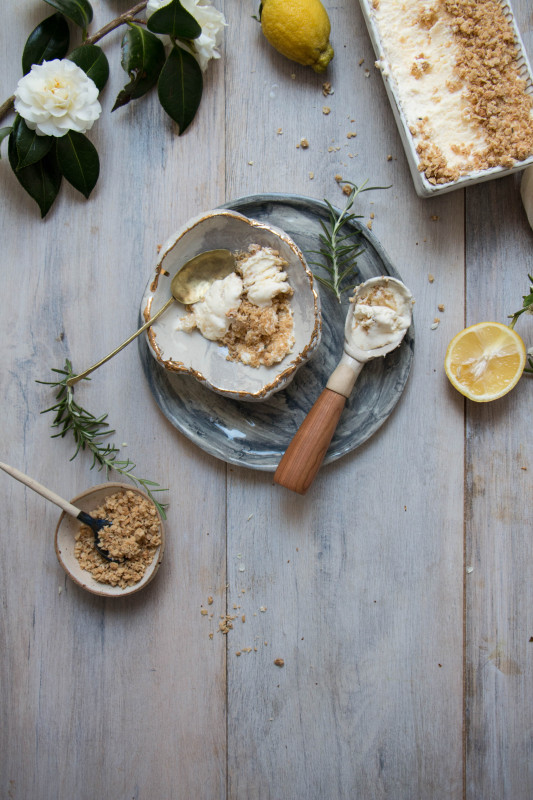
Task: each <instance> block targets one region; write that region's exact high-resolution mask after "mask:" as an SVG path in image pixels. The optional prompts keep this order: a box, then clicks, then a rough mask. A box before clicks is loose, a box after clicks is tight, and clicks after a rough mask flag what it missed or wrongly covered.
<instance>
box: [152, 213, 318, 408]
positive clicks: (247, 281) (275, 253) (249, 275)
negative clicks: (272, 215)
mask: <svg viewBox="0 0 533 800" xmlns="http://www.w3.org/2000/svg"><path fill="white" fill-rule="evenodd" d="M217 249H225V250H229V251H230V252H231V253H234V254H235V256H236V259H235V270H234V273H230V279H229V280H225V281H224V282H222V283H220V284H219V285H215V284H213V286H212V287H211V290H210V295H209V297H208V296H205V297H204V302H203V304H202V306H200V305H199V304H195V306H196V307H193V306H188V307H187V306H184V305H182V304H180V303H175V305H174V307H173V308H172V309H171V310H169V311H168V312H166V313H165V314H163V315H162V316H161V317H160V318H159V319H158V320H157V321H156V322H155V323H154V325H152V326H151V327H150V328H149V330H148V332H147V339H148V344H149V351H150V353H151V355H152V356H153V357H154V358H155V359H156V360H157V362H158V363H159V364H160V365H161V367H163V368H164V369H165V371H166V372H167V373H170V374H172V375H176V376H177V375H190V376H192V377H193V378H195V379H196V380H197V381H199V382H200V383H201V384H203V385H204V386H206V387H208V388H209V389H212V390H213V391H215V392H217V393H219V394H223V395H226V396H228V397H231V398H234V399H240V400H264V399H266V398H267V397H269V396H270V395H271V394H272V393H273V392H276V391H278V390H279V389H281V388H283V387H285V386H286V385H287V384H288V383H289V381H290V380H292V378H293V377H294V375H295V373H296V371H297V370H298V369H299V367H300V366H301V365H302V364H304V363H305V362H306V361H307V359H308V358H309V357H310V356H311V355H312V354H313V353H314V352H315V350H316V348H317V347H318V344H319V343H320V336H321V327H322V321H321V315H320V299H319V294H318V288H317V284H316V281H315V279H314V277H313V274H312V272H311V270H310V268H309V266H308V265H307V262H306V260H305V257H304V255H303V253H302V251H301V250H300V248H299V247H298V246H297V245H296V243H295V242H294V241H293V240H292V239H291V237H290V236H288V234H287V233H285V232H284V231H283V230H282V229H280V228H278V227H276V226H275V225H272V224H270V223H266V222H260V221H258V220H254V219H250V218H248V217H246V216H244V215H243V214H241V213H239V212H237V211H233V210H229V209H217V210H214V211H209V212H206V213H205V214H202V215H200V216H198V217H195V218H193V219H192V220H189V221H188V222H187V223H186V224H185V225H184V226H183V227H182V228H181V229H180V230H179V231H178V232H177V233H175V234H174V235H173V236H171V237H170V238H169V240H168V241H167V242H166V243H165V244H163V245H162V247H161V250H160V256H159V260H158V263H157V266H156V268H155V275H154V277H153V278H152V279H151V280H150V281H149V283H148V285H147V287H146V289H145V293H144V297H143V301H142V306H141V312H142V316H143V317H144V319H145V320H146V319H149V318H150V316H151V315H152V313H155V311H157V309H158V308H159V307H160V306H162V305H163V304H164V303H165V302H166V300H167V299H168V295H169V291H170V284H171V282H172V280H173V278H174V276H175V275H176V274H177V273H179V271H180V269H181V267H182V265H183V264H185V263H186V262H187V261H188V260H189V259H191V258H194V257H195V256H196V255H197V254H198V253H204V252H207V251H210V250H217ZM152 310H153V311H152ZM200 326H201V327H200ZM162 379H163V378H162ZM171 379H172V378H170V377H169V380H171Z"/></svg>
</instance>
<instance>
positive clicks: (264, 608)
mask: <svg viewBox="0 0 533 800" xmlns="http://www.w3.org/2000/svg"><path fill="white" fill-rule="evenodd" d="M266 610H267V607H266V606H261V608H260V609H259V611H266Z"/></svg>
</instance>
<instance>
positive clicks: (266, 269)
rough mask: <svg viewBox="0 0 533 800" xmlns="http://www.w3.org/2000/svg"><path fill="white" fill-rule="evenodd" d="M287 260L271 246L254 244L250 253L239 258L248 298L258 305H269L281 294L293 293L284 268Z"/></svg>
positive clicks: (238, 267) (239, 266) (238, 266)
mask: <svg viewBox="0 0 533 800" xmlns="http://www.w3.org/2000/svg"><path fill="white" fill-rule="evenodd" d="M286 266H287V262H286V261H285V260H284V259H283V258H281V256H280V255H279V253H278V252H277V251H276V250H273V249H272V248H271V247H258V246H252V247H251V248H250V252H249V254H248V253H247V254H244V255H242V256H241V257H240V258H239V259H238V263H237V269H238V271H239V272H240V274H241V275H242V280H243V284H244V291H245V292H246V294H247V297H248V300H249V301H250V302H251V303H253V304H254V305H256V306H268V305H270V303H271V302H272V298H274V297H276V295H279V294H292V289H291V287H290V285H289V282H288V281H287V273H286V272H284V270H283V268H284V267H286Z"/></svg>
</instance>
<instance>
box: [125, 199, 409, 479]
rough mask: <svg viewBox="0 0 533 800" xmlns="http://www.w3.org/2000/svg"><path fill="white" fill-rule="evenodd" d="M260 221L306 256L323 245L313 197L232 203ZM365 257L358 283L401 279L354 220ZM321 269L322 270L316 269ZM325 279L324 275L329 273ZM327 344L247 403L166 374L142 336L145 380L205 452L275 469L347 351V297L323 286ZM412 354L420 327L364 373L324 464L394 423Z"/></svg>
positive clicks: (321, 208) (323, 215) (352, 230)
mask: <svg viewBox="0 0 533 800" xmlns="http://www.w3.org/2000/svg"><path fill="white" fill-rule="evenodd" d="M228 206H229V207H231V208H232V209H233V210H235V211H238V212H241V213H243V214H245V215H246V216H248V217H250V218H253V219H254V220H257V221H258V222H268V223H269V224H272V225H276V226H279V227H280V228H281V229H282V230H285V231H287V233H288V234H289V235H290V236H291V238H292V239H293V240H294V241H295V242H296V244H297V245H298V246H299V247H300V249H301V250H302V252H303V253H304V254H306V255H308V258H309V259H310V260H313V259H315V258H316V256H313V255H311V253H312V251H316V250H318V249H319V247H320V240H319V236H320V234H321V233H322V227H321V225H322V223H326V224H327V222H328V217H329V211H328V208H327V206H326V204H325V203H322V202H319V201H317V200H313V199H311V198H308V197H300V196H297V195H285V194H261V195H252V196H250V197H244V198H239V199H237V200H234V201H233V202H232V203H230V204H228ZM346 232H347V234H350V236H351V237H352V238H353V242H354V244H356V245H357V246H359V247H362V248H363V250H364V252H363V253H362V254H361V255H360V256H359V257H358V259H357V268H358V272H357V276H356V280H357V282H358V283H359V282H362V281H364V280H367V279H368V278H372V277H376V276H379V275H391V276H393V277H395V278H398V279H399V280H402V278H401V276H400V275H399V273H398V272H397V270H396V269H395V267H394V266H393V264H392V263H391V261H390V259H389V258H388V256H387V254H386V253H385V251H384V250H383V248H382V246H381V245H380V243H379V242H378V240H377V239H376V237H375V236H374V235H373V234H372V232H371V231H369V230H368V228H367V227H366V226H365V225H361V224H360V223H359V222H358V221H357V220H356V219H354V220H352V221H351V222H350V223H349V224H348V226H347V228H346ZM313 269H314V270H315V269H316V270H317V271H318V270H319V268H315V267H313ZM324 274H325V273H324ZM320 298H321V310H322V339H321V342H320V345H319V347H318V348H317V350H316V351H315V353H314V355H313V357H312V358H311V359H309V361H307V362H306V363H305V364H304V365H303V366H302V367H301V369H299V370H298V371H297V373H296V375H295V377H294V380H293V381H292V382H291V383H290V384H289V385H288V386H286V387H284V388H283V389H282V390H281V391H279V392H276V393H275V394H273V395H272V396H271V397H269V398H268V399H267V400H265V401H263V402H259V403H242V402H240V401H237V400H232V399H230V398H227V397H223V396H221V395H217V394H215V393H214V392H211V391H209V390H208V389H206V388H205V387H204V386H202V385H201V384H200V383H199V382H198V381H196V380H194V379H193V378H191V377H190V376H188V375H180V374H176V373H172V372H170V371H168V370H163V369H161V368H160V367H159V366H158V365H157V363H156V361H155V360H154V358H152V356H151V354H150V348H149V347H148V346H147V343H146V339H145V338H144V337H139V352H140V356H141V361H142V366H143V369H144V374H145V377H146V379H147V381H148V385H149V387H150V390H151V391H152V394H153V396H154V398H155V401H156V402H157V404H158V405H159V407H160V409H161V411H162V412H163V414H164V415H165V416H166V417H167V419H168V420H169V421H170V422H171V423H172V425H173V426H174V427H175V428H176V429H177V430H178V431H180V432H181V433H182V434H183V435H184V436H186V437H187V438H188V439H190V441H192V442H193V443H194V444H196V445H197V446H198V447H200V448H201V449H202V450H204V451H205V452H207V453H210V454H211V455H213V456H215V457H216V458H219V459H221V460H223V461H226V462H228V463H231V464H237V465H240V466H243V467H248V468H250V469H256V470H264V471H269V472H274V471H275V470H276V468H277V466H278V464H279V462H280V460H281V457H282V456H283V453H284V452H285V450H286V449H287V447H288V445H289V443H290V441H291V440H292V438H293V436H294V434H295V433H296V431H297V430H298V428H299V426H300V425H301V423H302V421H303V419H304V418H305V416H306V415H307V413H308V412H309V410H310V408H311V406H312V405H313V403H314V402H315V400H316V399H317V397H318V396H319V394H320V392H321V391H322V389H323V388H324V387H325V385H326V383H327V380H328V378H329V376H330V375H331V373H332V372H333V370H334V369H335V367H336V366H337V364H338V362H339V359H340V358H341V355H342V353H343V350H344V324H345V320H346V313H347V310H348V298H347V297H346V298H345V299H344V300H343V303H342V304H339V303H338V302H337V300H336V299H335V297H334V296H333V295H332V294H331V293H330V292H329V291H328V290H327V289H324V288H323V287H322V286H321V287H320ZM413 353H414V324H412V325H411V327H410V328H409V330H408V331H407V334H406V336H405V338H404V340H403V342H402V344H401V345H400V347H398V348H397V349H396V350H394V351H393V352H392V353H389V355H387V356H386V357H385V358H380V359H376V360H375V361H372V362H371V363H369V364H368V365H367V366H366V367H365V369H364V370H363V372H362V373H361V375H360V377H359V379H358V381H357V384H356V386H355V389H354V391H353V392H352V395H351V397H350V398H349V399H348V401H347V403H346V406H345V409H344V411H343V413H342V415H341V418H340V420H339V425H338V427H337V429H336V431H335V434H334V436H333V439H332V441H331V444H330V446H329V449H328V451H327V453H326V457H325V459H324V462H323V463H324V464H328V463H330V462H332V461H335V460H336V459H338V458H341V457H342V456H345V455H346V454H347V453H350V452H351V451H353V450H355V449H356V448H357V447H359V446H360V445H361V444H363V442H365V441H367V440H368V439H369V438H370V437H371V436H372V435H373V434H374V433H375V432H376V431H377V430H378V429H379V428H380V427H381V426H382V425H383V424H384V422H385V421H386V420H387V419H388V417H389V416H390V414H391V413H392V411H393V409H394V407H395V406H396V404H397V402H398V400H399V399H400V397H401V395H402V392H403V390H404V387H405V384H406V382H407V379H408V376H409V371H410V369H411V363H412V360H413Z"/></svg>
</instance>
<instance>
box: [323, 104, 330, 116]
mask: <svg viewBox="0 0 533 800" xmlns="http://www.w3.org/2000/svg"><path fill="white" fill-rule="evenodd" d="M322 113H323V114H325V115H326V116H327V115H328V114H330V113H331V108H330V107H329V106H322Z"/></svg>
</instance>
